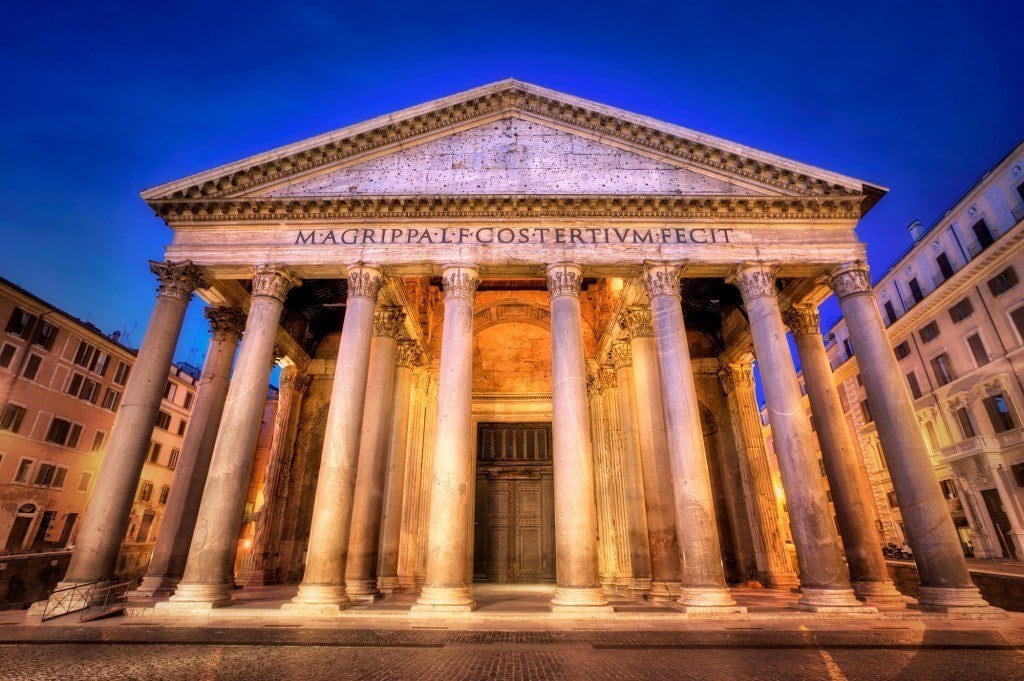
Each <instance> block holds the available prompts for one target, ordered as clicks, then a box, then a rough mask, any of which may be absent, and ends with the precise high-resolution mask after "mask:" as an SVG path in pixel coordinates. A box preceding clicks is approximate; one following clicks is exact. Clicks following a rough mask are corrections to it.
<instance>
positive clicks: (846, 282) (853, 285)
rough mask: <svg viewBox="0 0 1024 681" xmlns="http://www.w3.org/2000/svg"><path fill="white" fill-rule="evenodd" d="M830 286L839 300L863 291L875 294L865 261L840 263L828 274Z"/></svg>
mask: <svg viewBox="0 0 1024 681" xmlns="http://www.w3.org/2000/svg"><path fill="white" fill-rule="evenodd" d="M828 283H829V286H831V287H832V290H833V291H834V292H835V294H836V297H837V298H839V300H844V299H846V298H849V297H850V296H855V295H858V294H862V293H867V294H870V295H874V292H873V291H872V289H871V274H870V271H869V270H868V266H867V264H866V263H863V262H849V263H844V264H842V265H840V266H839V267H837V268H835V269H834V270H832V271H831V272H829V276H828Z"/></svg>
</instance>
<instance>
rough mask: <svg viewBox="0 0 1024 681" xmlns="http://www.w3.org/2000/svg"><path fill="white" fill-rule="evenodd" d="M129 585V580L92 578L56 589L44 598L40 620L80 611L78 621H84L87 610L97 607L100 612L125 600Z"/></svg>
mask: <svg viewBox="0 0 1024 681" xmlns="http://www.w3.org/2000/svg"><path fill="white" fill-rule="evenodd" d="M131 585H132V582H130V581H126V582H103V581H100V580H94V581H91V582H81V583H80V584H74V585H72V586H66V587H64V588H63V589H56V590H55V591H54V592H53V593H51V594H50V597H49V598H47V599H46V604H45V605H44V606H43V610H42V612H41V613H40V621H42V622H45V621H46V620H48V619H53V618H55V617H63V616H64V615H70V614H72V613H76V612H77V613H80V615H79V621H84V620H85V619H86V615H87V614H88V611H89V610H93V609H99V610H100V611H101V613H102V612H104V611H105V610H106V609H107V608H108V607H110V606H113V605H115V604H119V603H122V602H125V601H127V593H128V591H129V589H130V587H131Z"/></svg>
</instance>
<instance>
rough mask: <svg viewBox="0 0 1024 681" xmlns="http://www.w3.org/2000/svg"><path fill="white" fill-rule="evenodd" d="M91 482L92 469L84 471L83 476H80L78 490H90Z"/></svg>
mask: <svg viewBox="0 0 1024 681" xmlns="http://www.w3.org/2000/svg"><path fill="white" fill-rule="evenodd" d="M90 482H92V471H82V476H81V477H80V478H78V491H79V492H88V491H89V483H90Z"/></svg>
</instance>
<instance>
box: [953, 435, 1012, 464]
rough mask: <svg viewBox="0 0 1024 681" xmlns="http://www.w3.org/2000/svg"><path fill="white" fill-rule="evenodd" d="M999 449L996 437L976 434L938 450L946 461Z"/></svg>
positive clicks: (993, 451) (994, 451)
mask: <svg viewBox="0 0 1024 681" xmlns="http://www.w3.org/2000/svg"><path fill="white" fill-rule="evenodd" d="M1000 449H1001V447H1000V446H999V440H998V438H996V437H994V436H991V435H976V436H975V437H970V438H967V439H966V440H964V441H962V442H957V443H956V444H952V445H950V446H948V447H943V448H942V449H940V450H939V456H940V457H942V458H943V459H945V460H946V461H956V460H957V459H962V458H964V457H967V456H974V455H976V454H985V453H996V452H998V451H999V450H1000Z"/></svg>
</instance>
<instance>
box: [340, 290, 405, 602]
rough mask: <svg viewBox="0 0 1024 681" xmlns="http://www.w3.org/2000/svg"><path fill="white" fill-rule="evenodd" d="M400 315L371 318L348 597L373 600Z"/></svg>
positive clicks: (393, 311)
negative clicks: (371, 339) (368, 365)
mask: <svg viewBox="0 0 1024 681" xmlns="http://www.w3.org/2000/svg"><path fill="white" fill-rule="evenodd" d="M404 321H405V313H404V312H402V309H401V308H400V307H397V306H393V305H385V306H382V307H380V308H378V310H377V312H376V313H375V314H374V318H373V341H372V343H371V345H370V369H369V377H368V378H367V384H366V400H365V404H366V406H365V408H364V410H363V427H362V431H361V434H360V437H359V464H358V467H357V468H356V489H355V500H354V501H353V504H352V529H351V531H350V533H349V540H348V561H347V563H346V566H345V589H346V591H347V592H348V595H349V597H358V598H359V599H361V600H366V599H369V600H373V599H374V598H375V597H377V596H379V595H380V592H378V591H377V548H378V544H379V542H380V523H381V511H382V509H383V505H384V477H385V474H386V472H387V463H388V460H387V456H388V435H389V434H390V431H391V421H392V419H393V418H394V415H393V414H392V411H391V410H392V406H393V404H394V398H395V355H396V353H397V349H398V340H397V338H396V336H397V335H398V332H399V331H400V330H401V329H402V324H403V323H404Z"/></svg>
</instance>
